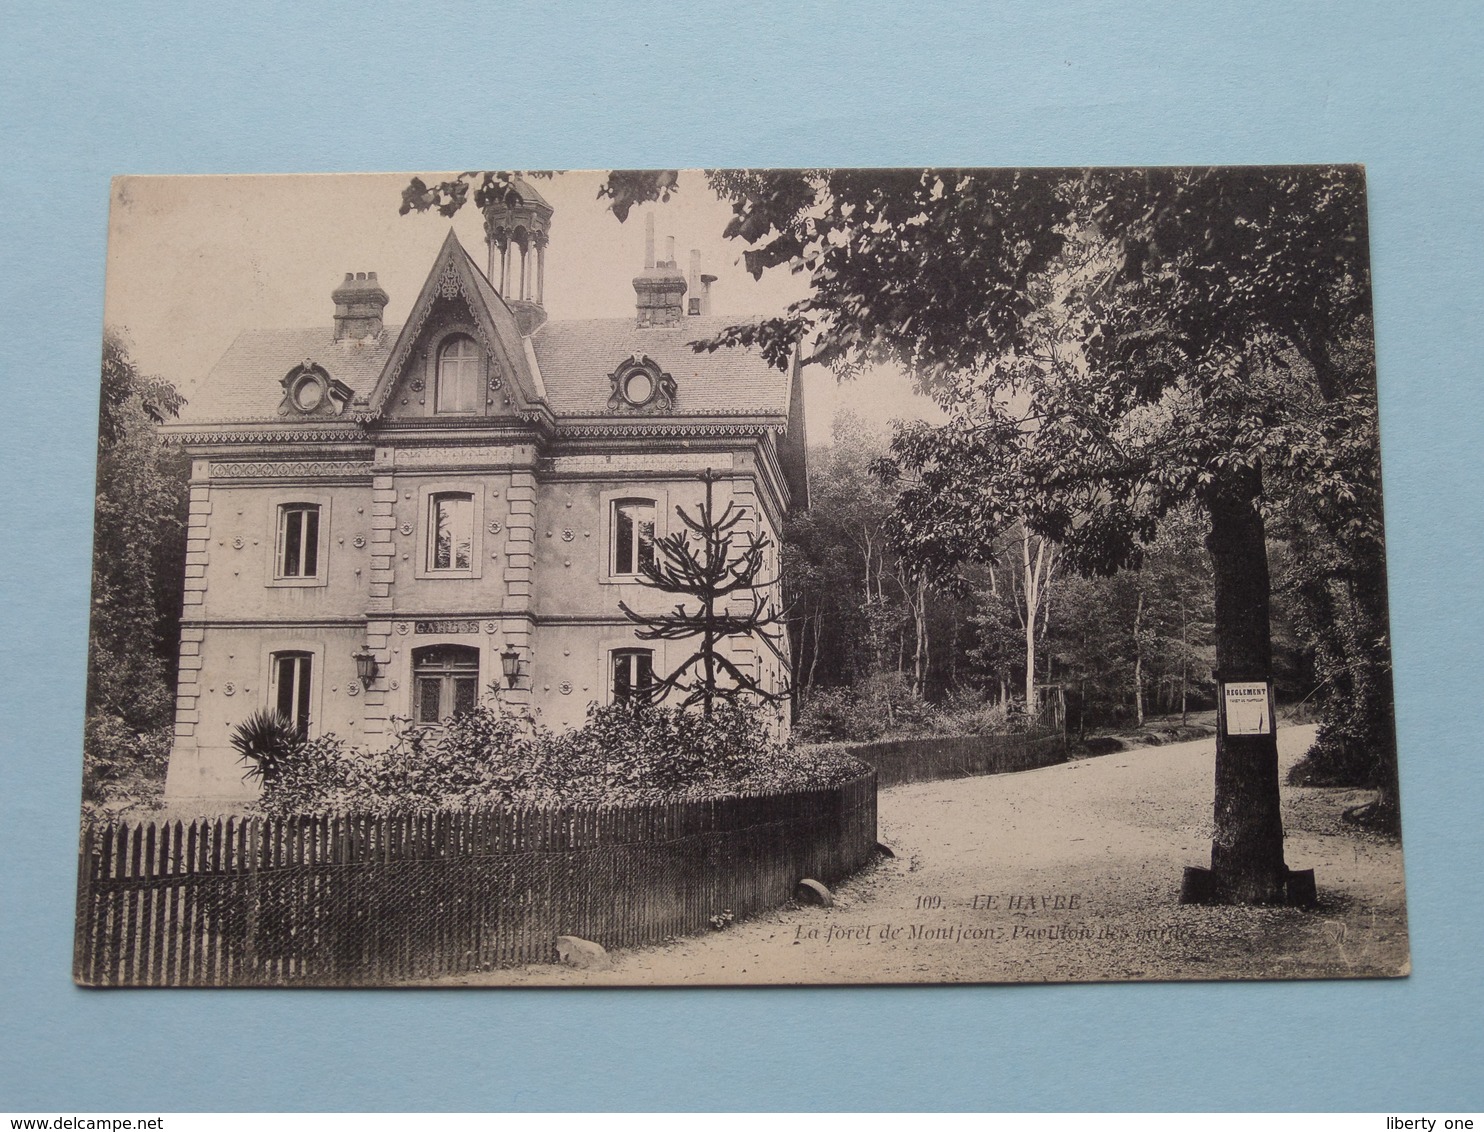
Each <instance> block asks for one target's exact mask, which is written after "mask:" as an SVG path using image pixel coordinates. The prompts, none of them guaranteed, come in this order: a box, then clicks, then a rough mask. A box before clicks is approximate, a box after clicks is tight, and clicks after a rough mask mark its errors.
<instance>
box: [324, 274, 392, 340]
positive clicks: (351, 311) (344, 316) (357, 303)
mask: <svg viewBox="0 0 1484 1132" xmlns="http://www.w3.org/2000/svg"><path fill="white" fill-rule="evenodd" d="M330 298H331V299H333V300H334V302H335V341H337V342H339V341H340V340H341V339H342V338H374V337H376V336H377V335H379V334H380V333H381V311H382V308H383V307H385V306H386V304H387V294H386V292H385V291H383V290H382V289H381V284H380V283H378V282H376V272H374V271H347V272H346V273H345V282H344V283H342V284H340V286H338V287H336V288H335V290H334V291H333V292H331V294H330Z"/></svg>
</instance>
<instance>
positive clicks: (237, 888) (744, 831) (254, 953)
mask: <svg viewBox="0 0 1484 1132" xmlns="http://www.w3.org/2000/svg"><path fill="white" fill-rule="evenodd" d="M875 847H876V779H875V776H874V775H866V776H864V777H861V778H858V779H855V780H853V781H849V782H846V783H844V784H842V785H840V786H836V787H831V788H826V789H818V790H806V791H790V792H777V793H760V794H745V795H739V796H735V797H728V798H719V799H708V800H699V801H687V802H675V803H667V804H660V803H651V804H640V805H632V806H622V807H619V806H613V807H607V806H604V807H598V806H574V807H563V808H539V809H538V808H490V809H481V810H467V811H465V810H460V811H442V812H438V813H428V814H417V815H413V814H409V815H399V816H373V815H342V816H335V817H295V818H285V819H278V818H228V819H225V820H220V819H217V820H211V819H202V820H197V821H194V822H189V823H182V822H178V821H177V822H160V823H155V822H147V823H140V824H136V825H132V826H131V825H128V824H125V823H119V824H110V825H106V826H99V827H89V828H86V829H85V830H84V831H83V835H82V844H81V852H80V857H79V863H78V897H77V935H76V945H75V954H74V972H73V973H74V978H75V979H76V981H77V982H78V983H81V984H83V985H86V986H278V985H310V986H316V985H322V986H346V985H357V984H386V983H395V982H402V981H408V980H418V979H425V978H431V977H435V976H439V975H448V974H457V973H460V972H467V971H475V970H486V969H489V968H493V967H502V966H513V965H518V964H522V963H532V962H551V961H553V960H554V959H555V957H556V937H557V936H558V935H576V936H581V937H582V938H584V939H590V940H594V941H596V942H598V943H601V944H603V945H604V946H605V947H609V948H622V947H633V946H637V945H641V944H646V943H655V942H658V941H661V940H664V939H666V938H669V937H672V936H678V935H684V934H688V933H692V932H697V931H701V930H703V929H705V928H706V927H707V925H708V922H710V921H711V920H712V918H713V917H718V916H722V915H724V914H727V913H730V914H731V915H733V916H738V917H740V916H746V915H749V914H752V913H755V912H758V911H761V910H763V909H766V908H769V907H773V906H776V905H778V904H782V903H783V902H785V901H786V900H788V899H789V897H790V896H791V895H792V893H793V891H794V888H795V886H796V885H797V883H798V881H799V880H800V879H802V878H804V877H814V878H816V879H819V880H822V881H825V882H827V883H828V882H832V881H834V880H838V879H839V878H841V877H844V876H847V875H849V874H850V873H852V872H854V871H855V870H856V869H858V868H860V867H861V866H862V865H864V864H865V863H866V862H867V861H868V860H869V859H870V856H871V854H872V852H873V851H874V850H875Z"/></svg>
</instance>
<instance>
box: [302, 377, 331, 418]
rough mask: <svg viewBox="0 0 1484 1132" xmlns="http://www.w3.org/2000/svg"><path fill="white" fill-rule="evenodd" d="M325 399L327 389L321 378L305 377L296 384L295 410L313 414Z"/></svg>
mask: <svg viewBox="0 0 1484 1132" xmlns="http://www.w3.org/2000/svg"><path fill="white" fill-rule="evenodd" d="M324 399H325V387H324V385H323V384H322V383H321V382H320V380H319V378H317V377H312V376H309V375H305V376H304V377H301V378H300V379H299V380H298V381H297V382H295V383H294V408H296V409H298V410H299V411H300V412H301V413H312V412H314V410H315V409H318V408H319V407H320V403H321V402H322V401H323V400H324Z"/></svg>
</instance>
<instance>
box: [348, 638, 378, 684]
mask: <svg viewBox="0 0 1484 1132" xmlns="http://www.w3.org/2000/svg"><path fill="white" fill-rule="evenodd" d="M351 659H352V660H353V661H355V662H356V675H357V676H359V677H360V678H361V687H363V688H365V689H366V691H368V692H369V691H370V690H371V682H372V681H373V680H375V679H376V670H377V669H378V668H379V667H380V665H378V664H377V662H376V654H375V653H374V652H372V651H371V650H370V649H368V648H365V647H364V646H363V647H362V648H361V650H360V651H359V652H355V653H352V654H351Z"/></svg>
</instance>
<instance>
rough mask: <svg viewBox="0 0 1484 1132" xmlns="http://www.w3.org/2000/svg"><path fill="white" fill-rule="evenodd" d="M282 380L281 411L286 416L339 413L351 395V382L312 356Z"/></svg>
mask: <svg viewBox="0 0 1484 1132" xmlns="http://www.w3.org/2000/svg"><path fill="white" fill-rule="evenodd" d="M279 384H280V385H282V386H283V401H282V403H281V404H280V405H279V406H278V412H279V415H280V416H285V417H292V416H298V417H326V416H330V417H338V416H339V415H340V414H341V413H343V412H344V411H345V406H346V405H347V404H349V403H350V398H351V395H352V391H351V388H350V386H348V385H346V384H345V383H344V382H343V381H336V380H335V379H334V378H332V377H331V376H330V374H329V372H328V371H327V370H326V369H325V368H324V367H323V366H321V365H318V364H317V363H316V362H315V361H314V360H313V359H310V358H305V359H304V364H303V365H299V366H295V367H294V368H293V369H291V370H289V372H288V373H286V374H285V375H284V376H283V379H282V380H281V381H280V382H279Z"/></svg>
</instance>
